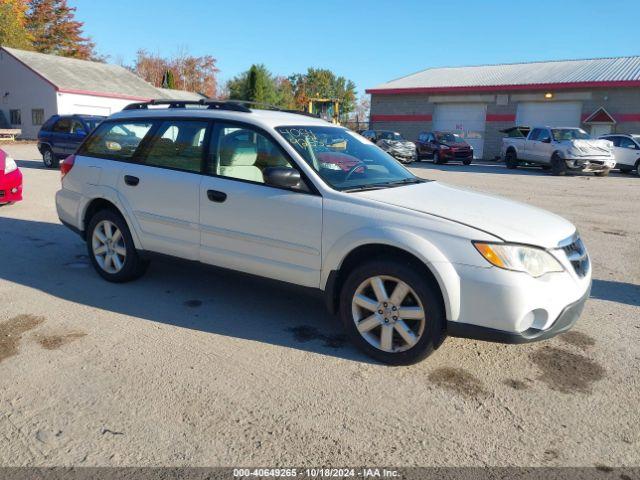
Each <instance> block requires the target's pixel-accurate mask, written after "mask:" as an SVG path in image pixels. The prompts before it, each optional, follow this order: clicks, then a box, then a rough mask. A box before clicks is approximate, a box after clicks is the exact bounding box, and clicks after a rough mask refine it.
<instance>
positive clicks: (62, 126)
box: [53, 118, 71, 133]
mask: <svg viewBox="0 0 640 480" xmlns="http://www.w3.org/2000/svg"><path fill="white" fill-rule="evenodd" d="M69 130H71V119H69V118H61V119H60V120H58V121H57V122H56V124H55V125H54V126H53V131H54V132H56V133H69Z"/></svg>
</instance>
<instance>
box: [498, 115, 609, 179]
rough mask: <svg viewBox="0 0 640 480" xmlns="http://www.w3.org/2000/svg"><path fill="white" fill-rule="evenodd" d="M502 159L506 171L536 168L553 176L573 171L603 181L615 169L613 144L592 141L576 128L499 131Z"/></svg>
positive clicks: (517, 128) (523, 128) (529, 128)
mask: <svg viewBox="0 0 640 480" xmlns="http://www.w3.org/2000/svg"><path fill="white" fill-rule="evenodd" d="M502 132H503V133H506V134H507V136H506V137H505V138H503V139H502V158H504V161H505V164H506V166H507V168H517V167H518V165H521V164H525V163H526V164H536V165H540V166H542V168H543V169H544V170H551V173H552V174H553V175H565V174H566V173H567V172H568V171H571V170H577V171H582V172H593V173H594V174H595V175H598V176H600V177H604V176H605V175H608V174H609V171H610V170H611V169H612V168H613V167H615V166H616V161H615V157H614V155H613V143H612V142H610V141H608V140H596V139H592V138H591V137H590V136H589V134H588V133H587V132H585V131H584V130H582V129H580V128H561V127H558V128H552V127H533V128H531V127H522V126H520V127H511V128H508V129H506V130H502Z"/></svg>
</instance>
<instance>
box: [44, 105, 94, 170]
mask: <svg viewBox="0 0 640 480" xmlns="http://www.w3.org/2000/svg"><path fill="white" fill-rule="evenodd" d="M105 118H106V117H100V116H97V115H54V116H52V117H51V118H50V119H49V120H47V121H46V122H45V123H44V125H42V127H41V128H40V131H39V132H38V150H40V153H41V154H42V161H43V162H44V166H45V167H47V168H57V167H58V163H59V162H60V159H62V158H66V157H68V156H69V155H71V154H73V153H75V151H76V148H78V146H79V145H80V144H81V143H82V142H83V141H84V139H85V137H86V136H87V135H88V134H89V133H91V132H92V131H93V129H94V128H95V127H96V125H98V124H99V123H100V122H101V121H102V120H104V119H105Z"/></svg>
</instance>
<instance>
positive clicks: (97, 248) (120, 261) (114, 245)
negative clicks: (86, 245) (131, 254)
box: [91, 220, 127, 274]
mask: <svg viewBox="0 0 640 480" xmlns="http://www.w3.org/2000/svg"><path fill="white" fill-rule="evenodd" d="M91 247H92V251H93V256H94V258H95V259H96V262H98V265H99V266H100V268H102V269H103V270H104V271H105V272H107V273H111V274H115V273H118V272H119V271H120V270H122V268H123V267H124V264H125V261H126V259H127V248H126V246H125V243H124V237H123V236H122V232H121V231H120V229H119V228H118V227H117V226H116V225H115V224H114V223H112V222H110V221H109V220H103V221H101V222H100V223H98V224H97V225H96V227H95V228H94V230H93V236H92V238H91Z"/></svg>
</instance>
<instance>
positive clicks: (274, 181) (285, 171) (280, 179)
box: [262, 167, 301, 188]
mask: <svg viewBox="0 0 640 480" xmlns="http://www.w3.org/2000/svg"><path fill="white" fill-rule="evenodd" d="M262 177H263V178H264V183H266V184H267V185H271V186H273V187H283V188H293V187H297V186H298V185H299V184H300V180H301V178H300V172H298V171H297V170H296V169H295V168H288V167H268V168H265V169H264V170H263V171H262Z"/></svg>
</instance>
